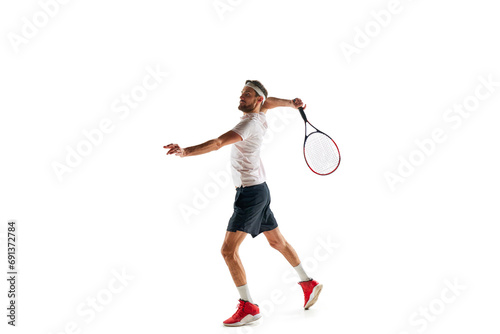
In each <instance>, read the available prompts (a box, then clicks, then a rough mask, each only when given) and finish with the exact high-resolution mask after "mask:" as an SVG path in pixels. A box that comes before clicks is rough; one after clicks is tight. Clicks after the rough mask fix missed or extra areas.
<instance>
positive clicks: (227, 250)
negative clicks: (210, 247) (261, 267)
mask: <svg viewBox="0 0 500 334" xmlns="http://www.w3.org/2000/svg"><path fill="white" fill-rule="evenodd" d="M220 253H221V254H222V257H223V258H224V259H230V258H233V257H234V256H235V255H236V249H234V248H233V247H230V246H229V245H227V244H223V245H222V248H221V250H220Z"/></svg>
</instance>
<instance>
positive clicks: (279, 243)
mask: <svg viewBox="0 0 500 334" xmlns="http://www.w3.org/2000/svg"><path fill="white" fill-rule="evenodd" d="M269 245H271V247H272V248H274V249H277V250H279V251H282V250H284V249H285V248H286V246H287V243H286V241H285V239H283V238H280V239H276V240H269Z"/></svg>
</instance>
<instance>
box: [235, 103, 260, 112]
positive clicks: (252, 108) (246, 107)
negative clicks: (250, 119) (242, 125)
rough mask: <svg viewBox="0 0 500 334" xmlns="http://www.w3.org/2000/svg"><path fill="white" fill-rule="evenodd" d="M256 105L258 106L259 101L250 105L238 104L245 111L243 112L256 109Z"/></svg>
mask: <svg viewBox="0 0 500 334" xmlns="http://www.w3.org/2000/svg"><path fill="white" fill-rule="evenodd" d="M256 106H257V103H252V104H250V105H245V104H240V105H239V106H238V109H239V110H241V111H243V112H250V111H252V110H254V109H255V107H256Z"/></svg>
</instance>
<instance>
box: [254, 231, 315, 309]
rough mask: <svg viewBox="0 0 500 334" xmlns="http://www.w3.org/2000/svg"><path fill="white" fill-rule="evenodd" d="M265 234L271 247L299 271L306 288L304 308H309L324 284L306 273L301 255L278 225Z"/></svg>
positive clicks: (304, 288) (302, 283)
mask: <svg viewBox="0 0 500 334" xmlns="http://www.w3.org/2000/svg"><path fill="white" fill-rule="evenodd" d="M264 235H265V236H266V238H267V241H269V244H270V245H271V247H273V248H275V249H277V250H278V251H279V252H280V253H281V254H283V256H284V257H285V258H286V259H287V260H288V262H289V263H290V264H291V265H292V267H293V269H295V270H296V271H297V274H298V275H299V277H300V280H301V281H300V282H299V284H300V286H301V287H302V289H303V290H304V308H305V309H306V310H307V309H309V307H311V306H313V305H314V303H316V301H317V300H318V296H319V294H320V292H321V289H322V288H323V284H319V283H318V282H317V281H315V280H313V279H312V278H310V277H309V276H307V274H306V273H305V271H304V269H303V268H302V265H301V264H300V259H299V256H298V255H297V252H296V251H295V250H294V249H293V247H292V246H291V245H290V244H289V243H288V242H287V241H286V240H285V238H284V237H283V235H282V234H281V232H280V230H279V228H278V227H276V228H275V229H273V230H271V231H266V232H264Z"/></svg>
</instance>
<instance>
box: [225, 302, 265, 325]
mask: <svg viewBox="0 0 500 334" xmlns="http://www.w3.org/2000/svg"><path fill="white" fill-rule="evenodd" d="M239 302H240V303H239V305H238V310H237V311H236V313H235V314H233V316H232V317H231V318H229V319H227V320H226V321H224V326H231V327H236V326H243V325H245V324H248V323H249V322H252V321H255V320H258V319H260V317H262V315H261V314H260V313H259V306H258V305H256V304H252V303H250V302H248V301H246V300H243V299H240V300H239Z"/></svg>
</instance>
